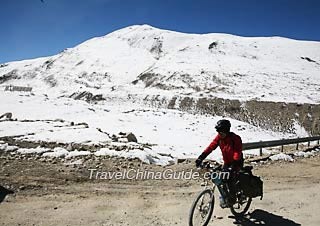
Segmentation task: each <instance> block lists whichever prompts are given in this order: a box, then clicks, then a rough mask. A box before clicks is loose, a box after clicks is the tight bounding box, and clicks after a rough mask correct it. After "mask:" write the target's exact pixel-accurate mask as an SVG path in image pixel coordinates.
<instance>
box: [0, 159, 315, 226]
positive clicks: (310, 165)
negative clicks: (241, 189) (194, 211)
mask: <svg viewBox="0 0 320 226" xmlns="http://www.w3.org/2000/svg"><path fill="white" fill-rule="evenodd" d="M0 157H1V159H0V164H1V165H2V168H1V171H0V181H1V182H0V185H1V188H0V190H1V191H0V225H8V226H9V225H10V226H15V225H21V226H29V225H30V226H31V225H46V226H51V225H70V226H71V225H90V226H91V225H92V226H93V225H106V226H111V225H114V226H115V225H167V226H169V225H170V226H172V225H181V226H182V225H183V226H186V225H187V222H188V212H189V209H190V205H191V203H192V201H193V199H194V197H195V195H196V194H197V193H198V192H199V191H201V189H202V187H201V186H199V184H200V182H199V181H197V180H186V179H183V180H163V179H162V180H139V179H138V180H123V179H120V180H115V179H112V180H109V179H90V178H89V177H90V171H89V170H88V169H89V168H93V167H98V168H97V169H100V170H101V171H104V170H111V171H112V170H115V171H117V170H118V171H119V170H120V171H121V170H123V169H127V170H128V169H137V168H139V169H141V170H149V171H161V170H164V169H172V170H175V171H182V170H190V169H193V168H194V166H193V163H192V162H184V163H181V164H178V165H174V166H170V167H166V168H163V167H158V166H149V165H145V164H141V163H139V162H138V161H130V162H127V160H119V159H117V160H115V159H105V160H103V161H102V163H100V162H99V163H98V165H96V164H97V162H98V161H97V160H96V161H94V160H88V161H86V162H85V163H84V164H81V165H79V166H77V165H74V166H73V165H70V164H69V165H68V164H67V163H66V162H59V161H58V162H52V161H51V162H41V161H38V160H33V159H31V158H29V159H28V158H25V159H17V158H10V156H4V155H2V156H0ZM119 161H122V163H121V164H122V165H121V166H120V167H119ZM128 165H130V167H129V168H127V166H128ZM254 173H255V174H258V175H260V176H262V178H263V180H264V185H265V196H264V199H263V200H261V201H260V200H259V199H255V200H254V201H253V204H252V206H251V208H250V210H249V214H248V215H247V216H246V218H244V219H243V220H242V222H236V221H235V219H234V218H232V215H231V213H230V210H228V209H223V210H222V209H220V207H218V206H216V208H215V210H214V216H215V217H213V218H212V221H211V222H210V224H209V225H220V226H224V225H243V226H251V225H261V224H264V225H266V226H268V225H269V226H271V225H272V226H274V225H277V226H282V225H283V226H295V225H306V226H313V225H314V226H318V225H320V215H319V214H318V212H319V211H318V210H319V208H320V204H319V203H320V195H319V191H320V184H319V181H320V157H319V156H315V157H312V158H305V159H298V160H297V161H295V162H294V163H285V162H277V163H268V164H263V165H260V166H255V169H254ZM94 176H96V175H95V174H94ZM10 191H13V192H14V194H8V193H10Z"/></svg>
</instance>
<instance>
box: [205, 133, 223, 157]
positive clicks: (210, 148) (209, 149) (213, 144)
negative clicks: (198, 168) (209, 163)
mask: <svg viewBox="0 0 320 226" xmlns="http://www.w3.org/2000/svg"><path fill="white" fill-rule="evenodd" d="M219 140H220V136H219V135H217V136H216V137H215V138H214V139H213V141H212V142H211V143H210V144H209V146H208V147H207V148H206V149H205V150H204V151H203V154H205V155H206V156H208V155H209V154H210V153H211V152H212V151H213V150H215V149H216V148H217V147H218V145H219Z"/></svg>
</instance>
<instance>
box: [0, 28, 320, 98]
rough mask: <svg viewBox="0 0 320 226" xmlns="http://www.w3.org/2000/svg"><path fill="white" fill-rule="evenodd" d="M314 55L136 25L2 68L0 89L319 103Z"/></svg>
mask: <svg viewBox="0 0 320 226" xmlns="http://www.w3.org/2000/svg"><path fill="white" fill-rule="evenodd" d="M319 52H320V43H319V42H309V41H297V40H291V39H287V38H280V37H262V38H252V37H250V38H247V37H240V36H234V35H228V34H184V33H180V32H174V31H168V30H161V29H158V28H154V27H152V26H149V25H134V26H130V27H127V28H123V29H120V30H117V31H114V32H112V33H110V34H108V35H105V36H102V37H97V38H93V39H90V40H88V41H86V42H83V43H82V44H80V45H78V46H76V47H74V48H70V49H66V50H65V51H63V52H61V53H59V54H57V55H55V56H51V57H44V58H38V59H34V60H26V61H20V62H10V63H8V64H2V65H1V67H0V84H1V83H2V84H4V85H5V84H17V85H19V84H30V85H32V86H33V87H34V90H39V91H40V90H41V89H44V90H47V88H48V87H50V88H54V89H55V90H56V92H65V91H66V90H69V89H70V87H72V90H78V89H80V88H81V87H82V88H93V89H102V90H104V92H107V91H108V90H111V89H110V87H115V86H116V87H122V89H125V90H127V91H128V92H142V91H143V92H145V91H146V89H148V90H150V92H153V91H156V92H157V90H158V91H161V90H168V91H169V92H170V93H171V94H174V95H176V94H178V95H179V94H186V93H188V94H189V95H193V96H216V97H222V98H229V99H241V100H247V99H260V100H271V101H288V102H308V103H319V102H320V96H319V86H320V79H319V74H320V73H319V72H320V56H319V54H318V53H319ZM38 81H41V82H42V83H41V84H40V83H39V82H38ZM43 83H44V84H45V88H41V87H44V86H43ZM112 90H114V89H112ZM118 90H119V89H118ZM139 90H140V91H139ZM152 90H153V91H152Z"/></svg>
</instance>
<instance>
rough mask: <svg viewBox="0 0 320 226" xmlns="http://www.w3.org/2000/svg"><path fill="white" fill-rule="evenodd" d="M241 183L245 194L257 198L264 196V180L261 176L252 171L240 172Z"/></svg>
mask: <svg viewBox="0 0 320 226" xmlns="http://www.w3.org/2000/svg"><path fill="white" fill-rule="evenodd" d="M239 184H240V187H241V189H242V190H243V193H244V195H245V196H248V197H250V198H255V197H258V196H260V199H262V197H263V181H262V180H261V179H260V177H257V176H254V175H252V173H251V171H244V172H240V174H239Z"/></svg>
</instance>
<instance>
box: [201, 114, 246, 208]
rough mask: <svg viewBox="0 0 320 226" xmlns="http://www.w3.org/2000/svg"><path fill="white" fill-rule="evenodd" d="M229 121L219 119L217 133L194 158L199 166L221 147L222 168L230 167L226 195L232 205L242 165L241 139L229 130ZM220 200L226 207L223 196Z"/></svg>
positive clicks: (222, 205)
mask: <svg viewBox="0 0 320 226" xmlns="http://www.w3.org/2000/svg"><path fill="white" fill-rule="evenodd" d="M230 128H231V123H230V121H229V120H226V119H222V120H219V121H218V122H217V124H216V126H215V129H216V131H217V132H218V134H217V135H216V137H215V138H214V139H213V141H212V142H211V143H210V145H209V146H208V147H207V148H206V149H205V150H204V151H203V152H202V154H201V155H200V156H199V157H198V159H197V160H196V166H197V167H199V166H200V165H201V163H202V161H203V160H204V159H205V158H206V157H207V156H208V155H209V154H210V153H211V152H212V151H213V150H215V149H216V148H217V147H218V146H219V147H220V149H221V152H222V157H223V162H224V164H223V168H224V169H230V168H231V172H232V173H231V178H229V180H228V185H229V189H230V197H228V204H229V205H232V204H233V203H234V202H235V181H236V178H235V177H236V175H237V172H239V170H240V169H241V168H242V167H243V154H242V141H241V137H240V136H238V135H237V134H235V133H233V132H230ZM220 200H221V203H220V205H221V207H223V208H225V207H228V204H227V203H225V201H224V197H223V198H222V199H220Z"/></svg>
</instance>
